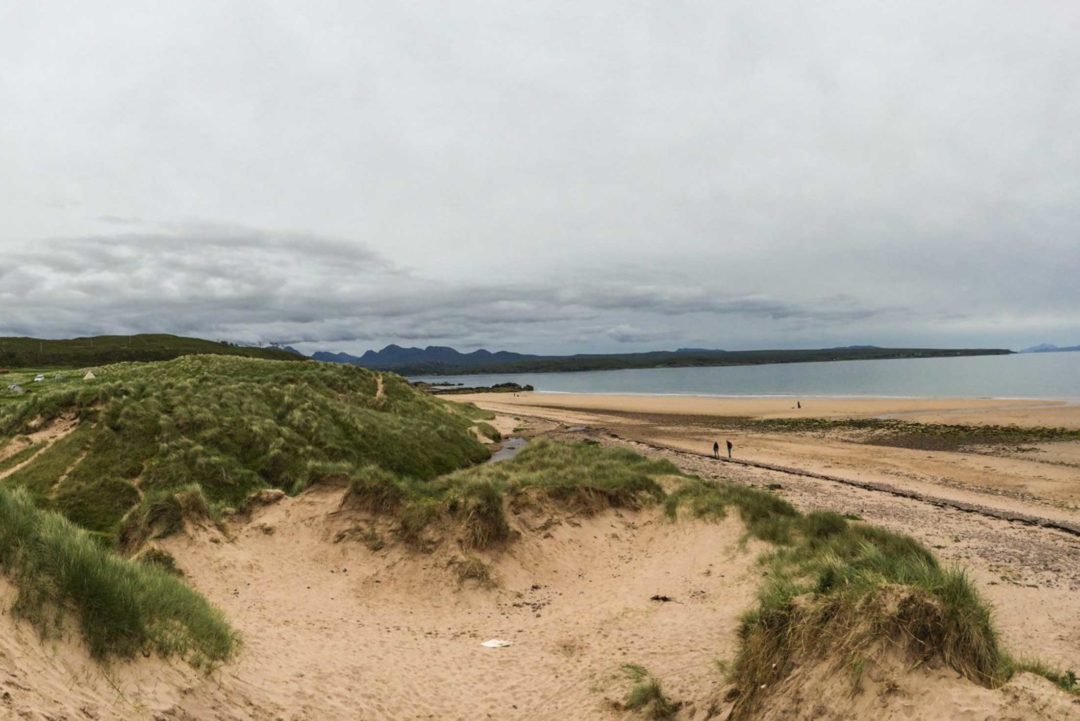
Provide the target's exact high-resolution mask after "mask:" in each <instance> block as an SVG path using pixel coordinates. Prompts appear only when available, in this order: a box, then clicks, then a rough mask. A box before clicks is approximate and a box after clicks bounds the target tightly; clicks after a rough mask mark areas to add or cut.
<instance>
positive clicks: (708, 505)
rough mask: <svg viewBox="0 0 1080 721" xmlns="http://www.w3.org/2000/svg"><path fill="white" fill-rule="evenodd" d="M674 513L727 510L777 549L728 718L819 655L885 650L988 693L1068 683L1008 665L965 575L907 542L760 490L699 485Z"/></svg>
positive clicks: (839, 657) (741, 714) (671, 508)
mask: <svg viewBox="0 0 1080 721" xmlns="http://www.w3.org/2000/svg"><path fill="white" fill-rule="evenodd" d="M682 506H685V507H686V508H687V509H689V510H690V512H691V513H692V514H693V515H695V516H697V517H702V518H722V517H723V516H724V514H725V513H726V511H727V509H728V508H729V507H734V508H736V509H737V510H738V512H739V514H740V516H741V517H742V519H743V521H744V522H745V524H746V527H747V533H748V534H749V535H751V536H754V537H756V538H759V539H761V540H764V541H768V542H770V543H772V544H775V545H776V546H777V548H776V550H775V551H773V552H771V553H769V554H767V555H766V556H765V557H764V558H763V559H762V560H763V563H765V565H766V567H767V569H768V574H767V575H768V578H767V580H766V582H765V584H764V585H763V587H762V589H761V592H760V594H759V598H758V604H757V607H756V608H754V609H752V610H751V611H749V612H748V613H747V614H746V615H745V616H744V618H743V623H742V627H741V630H740V635H741V638H742V647H741V650H740V653H739V656H738V658H737V659H736V662H735V666H734V669H733V674H732V676H733V679H734V682H735V684H736V687H737V689H738V691H739V696H738V699H737V701H736V705H735V716H734V717H735V718H749V717H752V715H753V713H754V711H755V710H756V709H757V707H758V705H759V704H760V702H761V701H762V699H763V698H764V697H766V696H767V695H768V693H769V692H770V690H771V689H772V687H773V686H774V685H775V684H777V683H778V682H780V681H782V680H783V679H784V678H785V677H786V676H787V675H788V674H789V673H790V672H791V671H792V669H793V668H794V666H795V664H796V663H805V662H808V661H814V660H819V659H828V660H830V661H832V662H834V663H836V664H837V665H838V667H839V666H842V665H844V664H845V663H846V662H848V661H854V660H858V659H862V658H863V657H864V655H867V654H870V653H872V652H873V651H874V649H875V647H881V646H883V645H888V646H889V647H891V648H893V649H898V650H900V651H901V652H902V653H903V654H905V655H908V656H912V657H915V658H916V659H917V660H919V661H927V660H930V659H935V658H936V659H938V660H940V661H941V662H943V663H944V664H946V665H948V666H949V667H950V668H952V669H954V670H955V671H957V672H958V673H960V674H963V675H964V676H965V677H967V678H968V679H970V680H971V681H974V682H975V683H978V684H980V685H983V686H987V687H996V686H999V685H1001V684H1002V683H1004V682H1005V681H1006V680H1008V679H1009V678H1010V677H1011V676H1012V675H1013V674H1014V673H1015V672H1017V671H1021V670H1028V671H1034V672H1036V673H1039V674H1040V675H1042V676H1044V677H1046V678H1049V679H1050V680H1052V681H1054V682H1055V683H1057V684H1058V685H1059V686H1061V687H1062V688H1066V689H1068V688H1069V685H1068V679H1069V678H1070V677H1069V676H1068V673H1067V672H1066V673H1060V672H1055V671H1053V670H1051V669H1047V668H1046V667H1044V666H1041V665H1040V664H1037V663H1031V662H1028V663H1017V662H1015V661H1014V660H1013V659H1012V658H1011V657H1010V656H1009V654H1008V653H1007V652H1006V651H1005V649H1004V648H1003V647H1002V646H1001V643H1000V641H999V638H998V634H997V632H996V630H995V628H994V624H993V618H992V613H991V610H990V607H989V605H988V604H987V603H986V602H985V600H984V599H983V598H982V597H981V596H980V594H979V593H978V591H977V590H976V589H975V587H974V585H973V584H972V582H971V580H970V579H969V578H968V577H967V575H966V574H965V573H964V572H963V571H962V570H959V569H955V568H945V567H942V566H941V565H940V564H939V563H938V561H937V559H936V558H935V557H934V555H933V554H932V553H931V552H930V551H928V550H927V549H926V548H924V547H923V546H921V545H920V544H919V543H918V542H917V541H915V540H914V539H912V538H910V537H908V536H903V535H899V534H895V533H891V532H889V531H886V530H884V529H881V528H876V527H874V526H869V525H866V524H863V523H852V522H851V521H849V520H848V519H846V518H844V517H843V516H841V515H839V514H836V513H831V512H814V513H810V514H805V515H804V514H801V513H799V512H798V511H797V510H795V508H794V507H792V506H791V505H790V504H788V503H787V502H786V501H784V500H783V499H781V498H779V497H777V496H775V495H773V494H771V493H769V492H768V491H764V490H760V489H755V488H748V487H744V486H734V485H731V484H720V483H710V482H707V481H702V480H700V479H693V480H691V481H689V482H688V483H687V484H685V485H684V486H683V487H681V488H680V489H678V490H676V491H675V492H674V493H672V494H671V495H669V496H668V498H667V501H666V503H665V507H666V511H667V513H668V515H669V516H671V517H673V518H675V517H677V516H678V513H679V508H680V507H682Z"/></svg>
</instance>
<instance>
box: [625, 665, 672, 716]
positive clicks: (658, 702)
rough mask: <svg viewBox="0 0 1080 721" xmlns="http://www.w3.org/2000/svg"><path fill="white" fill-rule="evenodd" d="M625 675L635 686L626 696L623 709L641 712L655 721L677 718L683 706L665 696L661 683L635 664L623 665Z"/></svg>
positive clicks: (642, 667)
mask: <svg viewBox="0 0 1080 721" xmlns="http://www.w3.org/2000/svg"><path fill="white" fill-rule="evenodd" d="M622 670H623V673H624V674H625V675H626V677H627V678H628V679H629V680H630V681H631V682H633V684H634V686H633V688H631V689H630V692H629V693H628V694H627V695H626V701H624V702H623V704H622V706H623V708H625V709H627V710H628V711H639V712H641V713H642V714H644V715H645V718H649V719H654V721H666V720H667V719H672V718H675V714H677V713H678V712H679V707H680V705H681V704H677V703H674V702H673V701H672V700H671V699H670V698H668V697H667V696H666V695H665V694H664V690H663V688H662V687H661V686H660V682H659V681H658V680H656V678H654V677H653V676H652V674H650V673H649V672H648V670H646V669H645V667H644V666H639V665H637V664H633V663H627V664H623V667H622Z"/></svg>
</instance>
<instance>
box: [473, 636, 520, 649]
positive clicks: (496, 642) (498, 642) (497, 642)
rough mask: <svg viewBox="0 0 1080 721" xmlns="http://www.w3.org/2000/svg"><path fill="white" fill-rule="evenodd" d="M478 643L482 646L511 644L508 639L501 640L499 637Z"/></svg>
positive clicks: (501, 646) (490, 646)
mask: <svg viewBox="0 0 1080 721" xmlns="http://www.w3.org/2000/svg"><path fill="white" fill-rule="evenodd" d="M480 645H481V646H483V647H484V648H506V647H507V646H512V645H513V644H511V643H510V642H509V641H503V640H502V639H501V638H493V639H491V640H489V641H484V642H483V643H482V644H480Z"/></svg>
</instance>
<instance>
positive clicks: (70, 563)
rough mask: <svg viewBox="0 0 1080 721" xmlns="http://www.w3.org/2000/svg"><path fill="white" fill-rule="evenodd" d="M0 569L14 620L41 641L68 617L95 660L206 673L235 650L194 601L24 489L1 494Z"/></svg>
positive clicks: (219, 621) (209, 612)
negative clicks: (170, 661) (164, 661)
mask: <svg viewBox="0 0 1080 721" xmlns="http://www.w3.org/2000/svg"><path fill="white" fill-rule="evenodd" d="M0 570H2V571H3V573H4V575H6V576H7V577H8V578H9V579H11V581H12V582H13V583H14V585H15V586H16V588H17V589H18V595H17V597H16V600H15V605H14V609H13V610H14V612H15V613H16V614H17V615H19V616H21V617H23V618H27V619H29V620H30V621H31V622H32V623H34V625H36V626H37V627H38V628H39V629H40V630H41V631H42V633H43V634H45V635H48V634H49V633H50V632H52V631H53V630H54V629H56V628H58V627H59V625H60V623H61V622H62V619H63V617H64V615H65V614H67V613H69V612H70V613H71V614H73V615H74V617H75V618H76V620H77V623H78V627H79V629H80V631H81V632H82V636H83V638H84V639H85V640H86V643H87V645H88V647H89V650H90V653H91V655H93V656H94V657H96V658H101V659H104V658H107V657H109V656H113V655H116V656H121V657H130V656H134V655H135V654H136V653H144V652H145V653H150V652H157V653H159V654H161V655H166V656H167V655H172V654H177V655H180V656H182V657H184V658H186V659H188V660H189V661H191V662H192V663H193V664H195V665H198V666H212V665H214V664H216V663H218V662H220V661H223V660H226V659H228V658H229V656H231V655H232V653H233V651H234V649H235V647H236V636H235V634H234V633H233V632H232V630H231V629H230V628H229V625H228V623H227V622H226V621H225V618H224V616H223V615H222V614H221V612H220V611H218V610H217V609H215V608H214V607H213V606H211V605H210V604H209V602H207V601H206V599H205V598H203V597H202V596H201V595H199V594H198V593H196V592H195V591H193V590H191V589H190V588H188V587H187V586H186V585H184V584H183V583H182V582H181V581H179V580H177V579H176V577H175V576H173V575H171V574H170V573H169V572H168V571H165V570H162V569H161V568H158V567H157V566H155V565H152V564H147V563H141V562H139V561H131V560H126V559H123V558H120V557H118V556H117V555H116V554H114V553H112V552H111V551H109V550H108V549H107V548H105V547H103V546H102V545H101V544H100V543H99V542H98V541H97V540H96V539H95V538H94V537H93V536H91V535H90V534H89V533H87V532H86V531H84V530H82V529H80V528H78V527H76V526H75V525H74V524H73V523H71V522H70V521H68V520H67V519H66V518H64V517H63V516H61V515H60V514H58V513H53V512H49V511H42V510H41V509H39V508H38V507H37V506H36V505H35V503H34V501H33V499H32V497H31V496H30V494H29V493H28V492H27V491H25V490H21V489H20V490H15V491H8V490H5V489H2V488H0Z"/></svg>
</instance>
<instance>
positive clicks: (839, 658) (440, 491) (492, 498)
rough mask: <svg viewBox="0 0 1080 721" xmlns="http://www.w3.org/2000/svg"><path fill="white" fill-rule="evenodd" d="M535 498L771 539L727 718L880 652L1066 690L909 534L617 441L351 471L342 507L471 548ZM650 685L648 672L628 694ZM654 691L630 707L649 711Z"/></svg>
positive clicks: (984, 679) (424, 541)
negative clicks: (452, 464)
mask: <svg viewBox="0 0 1080 721" xmlns="http://www.w3.org/2000/svg"><path fill="white" fill-rule="evenodd" d="M538 504H539V505H540V506H542V505H543V504H553V505H555V506H557V507H560V508H562V509H565V510H568V511H571V512H575V513H582V514H592V513H596V512H599V511H601V510H603V509H606V508H627V509H639V508H642V507H645V506H650V505H658V504H659V505H662V507H663V509H664V511H665V513H666V515H667V516H668V518H670V519H671V520H672V521H676V520H678V519H679V518H681V517H692V518H698V519H703V520H706V521H708V520H719V519H722V518H725V517H726V516H727V514H728V513H729V512H734V513H737V514H738V515H739V517H740V519H741V520H742V522H743V523H744V524H745V526H746V532H747V536H748V537H751V538H756V539H759V540H762V541H765V542H767V543H769V544H770V547H771V548H773V549H774V550H772V551H770V552H768V553H766V554H765V556H763V558H762V559H761V563H762V564H763V567H764V568H765V570H766V580H765V582H764V583H763V586H762V589H761V593H760V597H759V600H758V604H757V606H756V607H755V608H753V609H751V610H749V611H748V612H747V613H746V615H745V617H744V619H743V624H742V628H741V630H740V636H741V639H742V648H741V651H740V653H739V656H738V658H737V659H736V660H735V663H734V665H733V667H732V670H731V679H732V680H733V682H734V683H735V686H736V689H737V693H738V697H737V701H736V705H735V711H736V717H739V718H748V717H751V716H752V715H753V712H754V711H755V710H756V709H757V708H758V706H759V704H760V703H761V701H762V699H763V698H764V697H765V696H766V695H767V694H768V693H769V691H770V690H771V689H773V688H774V687H775V686H776V684H777V683H778V682H780V681H782V680H783V679H784V678H785V677H786V676H787V675H788V674H790V673H791V671H792V670H793V669H794V668H795V666H796V664H797V663H803V662H807V661H815V660H831V661H835V662H837V663H839V664H841V665H844V664H848V663H849V662H850V664H854V665H856V666H858V665H859V664H860V663H861V662H862V661H863V659H864V657H869V656H871V655H873V654H874V653H877V652H882V651H886V650H891V651H895V652H898V653H900V654H901V655H903V656H904V657H905V658H910V659H911V660H913V661H916V662H928V661H933V662H935V663H942V664H944V665H947V666H948V667H950V668H952V669H954V670H955V671H957V672H958V673H960V674H962V675H963V676H965V677H967V678H968V679H970V680H971V681H973V682H975V683H977V684H979V685H982V686H985V687H990V688H993V687H997V686H1000V685H1001V684H1002V683H1004V682H1005V681H1007V680H1008V679H1009V678H1010V677H1011V676H1012V675H1013V673H1015V672H1016V671H1018V670H1030V671H1035V672H1036V673H1040V674H1041V675H1043V676H1045V677H1047V678H1049V679H1051V680H1052V681H1054V682H1055V683H1058V684H1059V685H1060V686H1061V687H1062V688H1065V689H1067V690H1068V689H1069V683H1068V678H1069V676H1068V674H1067V673H1064V674H1062V673H1060V672H1057V671H1054V670H1052V669H1047V668H1044V667H1042V666H1040V665H1039V664H1033V663H1019V662H1017V661H1015V660H1013V659H1012V658H1011V657H1010V656H1009V654H1008V653H1007V652H1006V651H1005V649H1004V648H1002V646H1001V643H1000V641H999V639H998V634H997V632H996V630H995V628H994V624H993V619H992V614H991V610H990V607H989V606H988V604H987V603H986V602H985V601H984V599H983V598H982V597H981V596H980V594H979V593H978V591H977V589H976V588H975V587H974V585H973V584H972V582H971V581H970V579H969V578H968V577H967V576H966V575H965V574H964V572H963V571H962V570H959V569H955V568H947V567H944V566H942V565H941V564H940V563H939V562H938V561H937V559H936V558H935V557H934V555H933V554H932V553H931V552H930V551H929V550H927V549H926V548H924V547H923V546H922V545H920V544H919V543H918V542H916V541H915V540H914V539H912V538H910V537H908V536H903V535H899V534H895V533H892V532H889V531H886V530H883V529H880V528H877V527H874V526H870V525H867V524H865V523H861V522H856V521H853V520H851V519H848V518H845V517H843V516H840V515H838V514H835V513H831V512H820V511H819V512H813V513H809V514H803V513H800V512H799V511H798V510H796V509H795V508H794V507H793V506H792V505H791V504H790V503H788V502H787V501H785V500H783V499H782V498H780V497H779V496H778V495H776V494H775V493H772V492H770V491H768V490H765V489H760V488H754V487H749V486H744V485H739V484H734V483H717V482H711V481H704V480H702V479H700V478H697V477H693V476H687V475H685V474H683V473H682V472H681V471H679V469H678V468H676V467H675V466H674V465H672V464H671V463H669V462H667V461H662V460H660V461H657V460H648V459H646V458H643V457H641V456H639V455H637V454H635V453H633V452H631V451H629V450H626V449H621V448H613V447H606V446H600V445H597V444H593V443H575V444H565V443H557V442H553V441H549V440H544V439H539V440H535V441H533V442H532V443H530V444H529V446H527V447H526V448H525V449H524V450H522V451H521V452H520V453H519V454H518V455H517V456H516V457H515V458H513V459H511V460H508V461H505V462H502V463H498V464H485V465H482V466H477V467H473V468H469V469H465V470H462V471H457V472H455V473H452V474H449V475H447V476H443V477H441V478H438V479H435V480H434V481H430V482H421V481H417V480H412V479H404V478H401V477H399V476H395V475H394V474H392V473H388V472H386V471H383V470H380V469H375V468H370V469H366V470H365V471H364V472H362V473H361V474H359V475H358V476H356V477H355V478H353V479H352V480H351V482H350V485H349V489H348V491H347V493H346V496H345V500H344V502H343V506H345V507H351V508H355V509H359V510H363V511H366V512H370V513H373V514H376V515H381V516H383V517H388V518H391V519H393V523H395V524H396V528H395V531H396V534H397V536H398V537H399V538H400V539H401V540H404V541H406V542H409V543H414V544H417V545H420V546H421V547H430V546H431V545H432V543H433V542H437V539H433V538H431V537H425V535H424V532H425V529H429V528H434V527H439V524H440V523H441V522H449V523H450V524H451V526H452V528H453V529H456V533H457V538H458V541H459V542H460V543H461V544H462V545H463V546H466V547H471V548H473V549H480V550H482V549H486V548H491V547H493V546H496V545H498V544H500V543H503V542H506V541H508V540H509V539H511V537H512V531H511V523H510V521H509V520H508V514H512V513H515V512H518V511H521V510H522V509H524V508H529V507H534V508H535V507H538ZM452 532H453V531H452ZM655 685H656V684H655V679H645V680H644V681H643V684H642V685H641V687H642V689H643V690H640V693H639V694H638V695H640V696H642V698H644V695H645V694H651V693H652V690H653V689H652V686H655ZM654 696H655V694H653V695H650V696H649V700H647V701H643V702H642V703H641V706H642V707H644V706H646V705H650V707H651V706H652V705H653V701H655V700H656V698H654ZM657 698H659V697H657ZM665 703H666V702H665ZM655 705H656V706H657V707H658V708H661V709H667V708H668V707H667V706H665V705H664V703H660V702H657V703H656V704H655Z"/></svg>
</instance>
